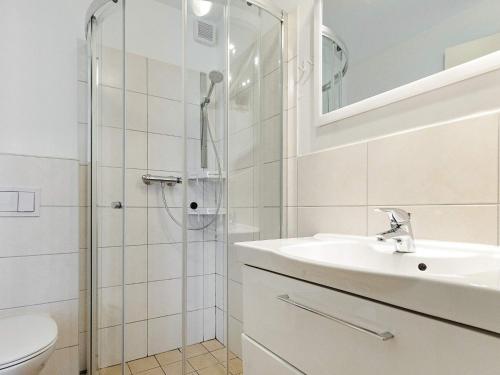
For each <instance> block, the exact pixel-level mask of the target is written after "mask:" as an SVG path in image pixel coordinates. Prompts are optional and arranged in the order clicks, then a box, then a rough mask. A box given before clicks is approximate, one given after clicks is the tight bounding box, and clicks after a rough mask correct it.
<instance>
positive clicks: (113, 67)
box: [100, 47, 124, 87]
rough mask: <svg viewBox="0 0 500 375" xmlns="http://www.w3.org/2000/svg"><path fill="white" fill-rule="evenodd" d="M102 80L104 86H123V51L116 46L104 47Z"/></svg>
mask: <svg viewBox="0 0 500 375" xmlns="http://www.w3.org/2000/svg"><path fill="white" fill-rule="evenodd" d="M101 64H102V65H101V77H100V78H101V82H102V84H103V85H104V86H112V87H122V81H123V78H122V75H123V70H124V66H123V53H122V51H121V50H118V49H115V48H109V47H104V48H102V53H101Z"/></svg>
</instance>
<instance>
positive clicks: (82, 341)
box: [78, 332, 89, 373]
mask: <svg viewBox="0 0 500 375" xmlns="http://www.w3.org/2000/svg"><path fill="white" fill-rule="evenodd" d="M88 336H89V335H88V334H87V332H84V333H80V334H79V342H78V358H79V369H80V373H81V372H82V371H85V370H86V369H87V340H88Z"/></svg>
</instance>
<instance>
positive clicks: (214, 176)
mask: <svg viewBox="0 0 500 375" xmlns="http://www.w3.org/2000/svg"><path fill="white" fill-rule="evenodd" d="M225 178H226V175H225V174H224V173H223V174H222V179H225ZM218 179H219V172H217V171H202V172H198V173H193V174H190V175H189V177H188V180H218Z"/></svg>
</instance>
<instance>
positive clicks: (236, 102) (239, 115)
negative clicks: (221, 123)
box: [228, 86, 257, 134]
mask: <svg viewBox="0 0 500 375" xmlns="http://www.w3.org/2000/svg"><path fill="white" fill-rule="evenodd" d="M253 90H254V89H253V86H252V87H249V88H247V89H245V90H242V91H241V92H239V93H238V94H237V95H234V96H232V97H231V98H229V114H228V116H229V121H228V125H229V129H228V131H229V134H234V133H237V132H239V131H240V130H243V129H245V128H248V127H251V126H252V125H253V124H254V123H255V122H256V120H257V119H256V117H257V116H256V114H255V112H256V111H255V108H254V102H253V99H254V95H253Z"/></svg>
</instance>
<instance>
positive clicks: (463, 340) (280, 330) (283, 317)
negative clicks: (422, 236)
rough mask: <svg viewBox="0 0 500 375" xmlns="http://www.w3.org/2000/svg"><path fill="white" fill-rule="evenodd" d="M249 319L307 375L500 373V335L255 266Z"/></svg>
mask: <svg viewBox="0 0 500 375" xmlns="http://www.w3.org/2000/svg"><path fill="white" fill-rule="evenodd" d="M243 314H244V321H245V324H244V333H245V334H247V335H248V336H250V337H251V338H252V339H254V340H256V341H257V342H259V343H260V344H262V345H263V346H264V347H266V348H267V349H269V350H270V351H272V352H273V353H275V354H276V355H277V356H279V357H281V358H283V359H284V360H286V361H287V362H289V363H290V364H291V365H293V366H294V367H296V368H298V369H299V370H301V371H303V372H304V373H306V374H308V375H366V374H373V373H377V374H378V373H380V374H384V375H401V374H405V375H417V374H418V375H421V374H431V375H434V374H436V375H479V374H480V375H498V374H500V338H498V337H497V336H493V335H489V334H485V333H482V332H478V331H475V330H471V329H468V328H466V327H462V326H457V325H454V324H450V323H447V322H443V321H440V320H436V319H432V318H429V317H424V316H421V315H418V314H415V313H412V312H408V311H404V310H400V309H397V308H394V307H390V306H386V305H384V304H380V303H377V302H373V301H368V300H366V299H363V298H359V297H356V296H352V295H348V294H345V293H341V292H337V291H334V290H331V289H328V288H324V287H321V286H318V285H314V284H310V283H307V282H303V281H299V280H296V279H292V278H289V277H285V276H281V275H277V274H274V273H271V272H267V271H262V270H259V269H255V268H252V267H248V266H245V267H244V270H243ZM391 335H393V337H391Z"/></svg>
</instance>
